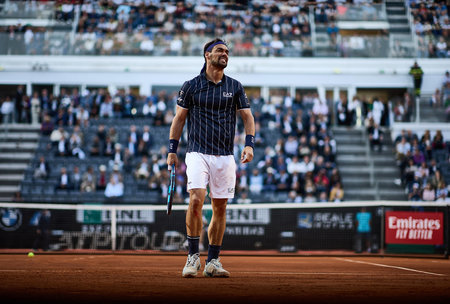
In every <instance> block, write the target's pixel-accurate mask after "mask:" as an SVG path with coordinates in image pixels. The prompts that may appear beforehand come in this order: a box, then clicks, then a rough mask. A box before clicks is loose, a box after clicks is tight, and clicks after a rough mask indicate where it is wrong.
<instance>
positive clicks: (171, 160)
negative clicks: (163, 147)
mask: <svg viewBox="0 0 450 304" xmlns="http://www.w3.org/2000/svg"><path fill="white" fill-rule="evenodd" d="M167 165H168V166H169V167H172V165H175V167H176V166H177V165H178V156H177V154H176V153H169V154H167Z"/></svg>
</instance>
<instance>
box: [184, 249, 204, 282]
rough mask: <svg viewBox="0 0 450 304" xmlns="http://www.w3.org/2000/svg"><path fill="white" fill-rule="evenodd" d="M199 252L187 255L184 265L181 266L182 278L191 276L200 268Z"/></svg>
mask: <svg viewBox="0 0 450 304" xmlns="http://www.w3.org/2000/svg"><path fill="white" fill-rule="evenodd" d="M200 267H201V263H200V253H194V254H193V255H188V257H187V261H186V265H184V268H183V278H193V277H195V276H196V275H197V272H198V271H199V270H200Z"/></svg>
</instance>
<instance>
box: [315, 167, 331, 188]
mask: <svg viewBox="0 0 450 304" xmlns="http://www.w3.org/2000/svg"><path fill="white" fill-rule="evenodd" d="M326 172H327V171H326V169H325V168H323V169H320V171H319V172H318V173H317V174H316V175H315V176H314V180H313V181H314V184H315V185H316V188H317V192H318V193H321V192H325V193H328V190H329V187H330V179H329V178H328V176H327V174H326Z"/></svg>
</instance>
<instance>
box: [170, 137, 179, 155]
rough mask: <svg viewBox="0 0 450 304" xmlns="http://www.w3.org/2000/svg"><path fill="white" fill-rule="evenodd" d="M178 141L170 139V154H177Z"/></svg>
mask: <svg viewBox="0 0 450 304" xmlns="http://www.w3.org/2000/svg"><path fill="white" fill-rule="evenodd" d="M177 149H178V140H176V139H169V153H177Z"/></svg>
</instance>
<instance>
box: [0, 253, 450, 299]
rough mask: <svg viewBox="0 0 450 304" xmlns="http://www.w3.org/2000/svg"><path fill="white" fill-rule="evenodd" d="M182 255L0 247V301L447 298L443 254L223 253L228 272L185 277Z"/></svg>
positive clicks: (449, 267) (448, 274)
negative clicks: (33, 252) (1, 249)
mask: <svg viewBox="0 0 450 304" xmlns="http://www.w3.org/2000/svg"><path fill="white" fill-rule="evenodd" d="M203 259H204V258H203ZM203 259H202V266H203V263H204V261H203ZM185 261H186V257H185V256H184V255H133V254H115V255H113V254H39V253H37V254H36V255H35V256H34V257H32V258H30V257H28V256H27V255H26V254H25V253H24V254H1V255H0V297H1V299H2V300H1V302H2V303H15V302H18V301H19V300H20V301H21V302H26V303H161V302H175V301H176V302H181V301H183V302H198V303H231V304H234V303H285V302H289V303H312V302H314V303H399V302H401V303H449V301H450V260H448V259H438V258H400V257H361V256H352V257H345V256H343V257H301V256H259V257H257V256H234V255H230V256H226V255H225V256H222V262H223V265H224V267H225V268H226V269H227V270H229V271H230V272H231V277H230V278H227V279H223V278H222V279H220V278H204V277H203V276H201V275H199V276H198V277H197V278H192V279H184V278H182V277H181V270H182V267H183V266H184V263H185ZM13 301H14V302H13Z"/></svg>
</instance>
